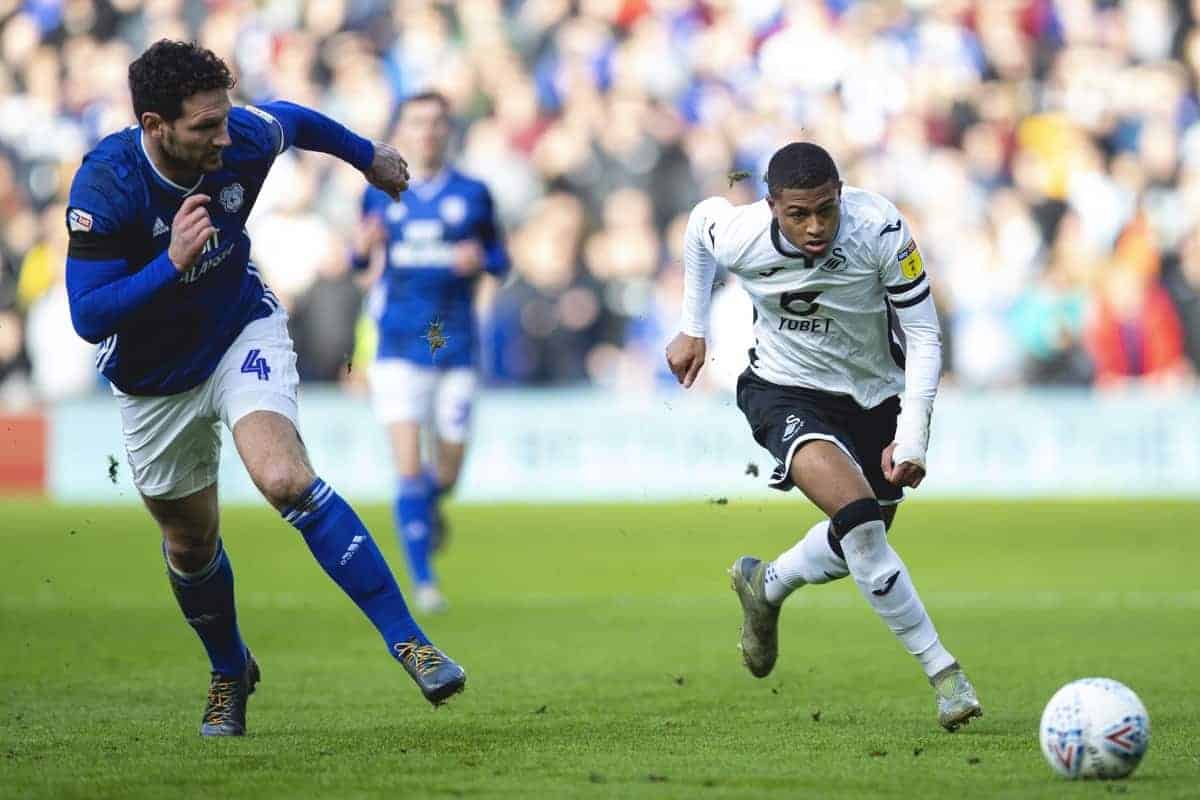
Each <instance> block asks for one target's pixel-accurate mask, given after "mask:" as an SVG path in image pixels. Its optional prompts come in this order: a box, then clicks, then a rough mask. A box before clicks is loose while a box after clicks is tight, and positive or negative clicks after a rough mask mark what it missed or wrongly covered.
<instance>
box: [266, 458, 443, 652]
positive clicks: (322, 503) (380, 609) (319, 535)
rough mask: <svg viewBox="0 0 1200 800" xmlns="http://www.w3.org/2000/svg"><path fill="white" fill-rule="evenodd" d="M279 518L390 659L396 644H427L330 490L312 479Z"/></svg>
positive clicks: (359, 528) (374, 548)
mask: <svg viewBox="0 0 1200 800" xmlns="http://www.w3.org/2000/svg"><path fill="white" fill-rule="evenodd" d="M282 514H283V518H284V519H286V520H287V521H288V522H289V523H291V524H292V526H293V527H295V528H296V530H298V531H300V533H301V534H302V535H303V536H304V541H305V543H306V544H307V545H308V549H309V550H311V551H312V554H313V556H314V557H316V559H317V562H318V563H319V564H320V565H321V567H322V569H324V570H325V572H326V573H327V574H328V575H329V577H331V578H333V581H334V583H336V584H337V585H338V586H340V587H342V591H344V592H345V593H346V594H347V595H349V596H350V599H351V600H353V601H354V602H355V604H356V605H357V606H358V607H359V608H360V609H362V612H363V613H364V614H366V615H367V618H368V619H370V620H371V623H372V624H374V625H375V627H376V628H377V629H378V630H379V633H380V635H381V636H383V639H384V641H385V642H387V644H388V648H389V649H390V650H391V651H392V655H393V656H396V652H395V646H396V644H397V643H399V642H406V641H408V640H410V639H416V640H417V641H419V642H420V643H421V644H428V643H429V639H427V638H426V637H425V634H424V633H423V632H422V631H421V628H420V627H419V626H418V625H417V623H416V621H415V620H414V619H413V618H412V614H410V613H409V611H408V605H407V604H406V603H405V602H404V595H402V594H401V593H400V587H399V586H397V585H396V579H395V578H394V577H393V576H392V572H391V570H390V569H388V565H387V562H386V561H384V559H383V553H381V552H379V546H378V545H376V544H375V540H374V539H372V538H371V534H370V532H368V531H367V529H366V527H365V526H363V524H362V520H360V519H359V518H358V515H357V514H355V513H354V510H353V509H352V508H350V506H349V505H348V504H347V503H346V501H345V500H343V499H342V498H341V497H340V496H339V495H338V493H337V492H335V491H334V490H333V488H332V487H330V486H329V485H328V484H326V483H325V481H323V480H321V479H320V478H317V479H316V480H314V481H313V483H312V485H311V486H309V487H308V489H307V490H306V491H305V493H304V495H303V496H302V497H301V498H300V500H299V501H298V502H297V503H296V504H295V505H293V506H291V507H289V508H286V509H284V510H283V512H282Z"/></svg>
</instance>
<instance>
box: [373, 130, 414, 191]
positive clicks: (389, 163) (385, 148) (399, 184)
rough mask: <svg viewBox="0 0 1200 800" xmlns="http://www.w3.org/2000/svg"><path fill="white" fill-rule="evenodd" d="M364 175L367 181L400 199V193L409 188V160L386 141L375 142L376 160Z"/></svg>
mask: <svg viewBox="0 0 1200 800" xmlns="http://www.w3.org/2000/svg"><path fill="white" fill-rule="evenodd" d="M363 175H366V176H367V183H369V184H371V185H372V186H374V187H375V188H377V189H382V190H383V191H384V192H386V193H387V194H388V195H390V196H391V198H392V199H393V200H399V199H400V193H401V192H403V191H404V190H405V189H407V188H408V162H407V161H405V160H404V156H402V155H400V151H399V150H397V149H396V148H394V147H392V146H391V145H390V144H387V143H386V142H375V160H374V161H372V162H371V166H370V167H369V168H368V169H367V170H366V171H364V172H363Z"/></svg>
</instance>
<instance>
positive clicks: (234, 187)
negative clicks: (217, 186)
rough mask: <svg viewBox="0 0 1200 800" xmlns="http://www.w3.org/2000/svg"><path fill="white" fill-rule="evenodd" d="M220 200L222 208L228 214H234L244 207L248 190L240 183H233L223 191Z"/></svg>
mask: <svg viewBox="0 0 1200 800" xmlns="http://www.w3.org/2000/svg"><path fill="white" fill-rule="evenodd" d="M219 199H220V201H221V208H223V209H225V211H226V213H229V214H234V213H236V212H237V210H238V209H239V208H241V207H242V202H243V201H244V200H245V199H246V190H245V189H243V188H242V185H241V184H240V183H231V184H229V185H228V186H226V187H225V188H224V189H222V190H221V196H220V198H219Z"/></svg>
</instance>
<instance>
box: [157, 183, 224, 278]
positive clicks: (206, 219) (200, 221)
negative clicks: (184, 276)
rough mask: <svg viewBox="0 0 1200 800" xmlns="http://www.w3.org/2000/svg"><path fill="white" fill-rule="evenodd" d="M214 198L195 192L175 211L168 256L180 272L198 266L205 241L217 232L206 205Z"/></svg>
mask: <svg viewBox="0 0 1200 800" xmlns="http://www.w3.org/2000/svg"><path fill="white" fill-rule="evenodd" d="M211 199H212V198H211V197H209V196H208V195H206V194H194V195H192V196H191V197H188V198H187V199H186V200H184V201H183V205H181V206H180V207H179V210H178V211H177V212H175V219H174V221H172V223H171V245H170V247H169V248H168V249H167V257H168V258H169V259H171V263H172V264H174V265H175V269H177V270H179V271H180V272H187V271H188V270H189V269H191V268H192V267H194V266H196V261H197V260H199V258H200V252H201V251H202V250H204V243H205V242H207V241H208V238H209V237H210V236H212V235H213V234H214V233H216V232H217V229H216V227H215V226H214V225H213V224H212V218H211V217H210V216H208V209H207V208H205V206H206V205H207V204H208V201H209V200H211Z"/></svg>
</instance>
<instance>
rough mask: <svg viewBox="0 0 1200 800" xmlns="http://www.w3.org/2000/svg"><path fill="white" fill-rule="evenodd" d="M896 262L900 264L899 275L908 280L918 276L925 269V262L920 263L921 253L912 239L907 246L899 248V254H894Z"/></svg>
mask: <svg viewBox="0 0 1200 800" xmlns="http://www.w3.org/2000/svg"><path fill="white" fill-rule="evenodd" d="M896 260H897V261H899V262H900V272H901V274H903V275H904V277H906V278H908V279H910V280H911V279H913V278H915V277H917V276H918V275H920V274H921V273H922V272H923V271H924V269H925V262H923V261H921V251H920V250H918V249H917V243H916V240H914V239H909V240H908V244H906V245H904V247H902V248H900V252H899V253H896Z"/></svg>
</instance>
